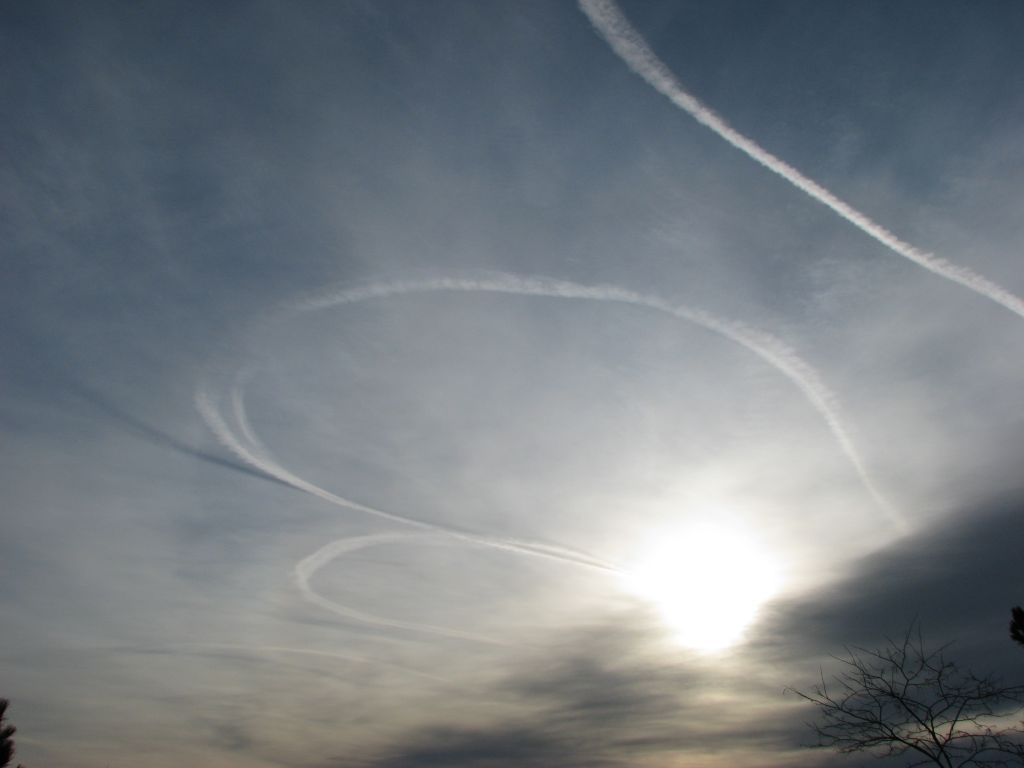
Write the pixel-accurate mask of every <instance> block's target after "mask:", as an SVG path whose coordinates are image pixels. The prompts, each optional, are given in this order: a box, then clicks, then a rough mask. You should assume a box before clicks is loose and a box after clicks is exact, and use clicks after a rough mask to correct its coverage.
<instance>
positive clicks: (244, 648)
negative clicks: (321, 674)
mask: <svg viewBox="0 0 1024 768" xmlns="http://www.w3.org/2000/svg"><path fill="white" fill-rule="evenodd" d="M171 647H172V648H174V649H178V648H181V649H185V650H189V649H194V650H196V651H200V650H209V651H237V652H240V653H287V654H295V655H298V656H313V657H316V658H325V659H337V660H338V661H346V662H350V663H355V664H372V665H373V666H382V667H390V668H392V669H396V670H400V671H401V672H405V673H406V674H410V675H415V676H416V677H422V678H425V679H427V680H432V681H434V682H436V683H445V684H446V685H451V683H450V681H448V680H446V679H445V678H443V677H440V676H438V675H431V674H430V673H428V672H421V671H420V670H418V669H415V668H413V667H406V666H404V665H402V664H395V663H394V662H390V661H381V660H380V659H376V658H369V657H367V656H360V655H358V654H354V653H343V652H341V651H319V650H316V649H314V648H293V647H291V646H287V645H243V644H239V643H181V644H178V645H174V646H171Z"/></svg>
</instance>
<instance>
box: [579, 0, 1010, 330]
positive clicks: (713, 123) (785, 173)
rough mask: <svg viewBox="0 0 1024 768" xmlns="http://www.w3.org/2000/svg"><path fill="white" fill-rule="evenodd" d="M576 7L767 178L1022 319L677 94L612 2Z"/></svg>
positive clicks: (630, 61)
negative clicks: (764, 171)
mask: <svg viewBox="0 0 1024 768" xmlns="http://www.w3.org/2000/svg"><path fill="white" fill-rule="evenodd" d="M579 5H580V9H581V10H582V11H583V13H585V14H586V15H587V18H589V19H590V22H591V23H592V24H593V25H594V28H595V29H596V30H597V31H598V33H599V34H600V35H601V37H603V38H604V39H605V41H606V42H607V43H608V44H609V45H610V46H611V47H612V50H613V51H615V53H616V54H617V55H618V56H619V58H620V59H622V60H623V61H624V62H625V63H626V64H627V65H628V66H629V68H630V69H632V70H633V71H634V72H635V73H636V74H638V75H639V76H640V77H642V78H643V79H644V80H646V81H647V83H648V84H649V85H650V86H652V87H653V88H654V89H655V90H657V91H658V92H659V93H661V94H662V95H664V96H666V97H668V99H669V101H671V102H672V103H673V104H675V105H676V106H677V107H679V108H680V109H682V110H683V111H684V112H686V113H687V114H689V115H690V116H691V117H693V118H694V119H695V120H696V121H697V122H698V123H700V124H701V125H704V126H706V127H707V128H710V129H711V130H712V131H714V132H715V133H716V134H718V135H719V136H721V137H722V138H723V139H725V140H726V141H727V142H729V143H730V144H732V145H733V146H734V147H736V149H738V150H740V151H741V152H743V153H744V154H746V155H747V156H748V157H750V158H752V159H753V160H756V161H757V162H758V163H760V164H761V165H763V166H764V167H765V168H767V169H768V170H770V171H772V172H773V173H777V174H778V175H779V176H781V177H782V178H784V179H785V180H786V181H788V182H789V183H790V184H792V185H793V186H795V187H797V188H798V189H800V190H802V191H804V192H806V193H807V194H808V195H810V196H811V197H813V198H814V199H815V200H817V201H818V202H819V203H822V204H824V205H827V206H828V207H829V208H831V209H832V210H833V211H835V212H836V213H837V214H839V215H840V216H842V217H843V218H844V219H846V220H847V221H848V222H850V223H851V224H853V225H854V226H855V227H857V228H858V229H860V230H861V231H862V232H864V233H865V234H867V235H869V236H871V237H873V238H874V239H875V240H877V241H878V242H880V243H881V244H882V245H884V246H885V247H887V248H888V249H889V250H891V251H893V252H894V253H897V254H899V255H900V256H903V257H904V258H906V259H909V260H910V261H912V262H914V263H915V264H917V265H918V266H920V267H923V268H924V269H927V270H928V271H929V272H934V273H935V274H937V275H939V276H941V277H944V278H946V279H947V280H952V281H953V282H954V283H959V284H960V285H962V286H964V287H965V288H968V289H970V290H972V291H974V292H975V293H978V294H981V295H982V296H984V297H986V298H988V299H990V300H992V301H994V302H996V303H997V304H1001V305H1002V306H1004V307H1006V309H1008V310H1010V311H1011V312H1013V313H1014V314H1016V315H1018V316H1020V317H1024V299H1021V298H1020V297H1019V296H1016V295H1015V294H1013V293H1010V291H1008V290H1006V289H1005V288H1003V287H1002V286H1001V285H998V284H997V283H994V282H992V281H991V280H989V279H988V278H986V277H982V276H981V275H979V274H978V273H976V272H974V271H973V270H971V269H968V268H967V267H962V266H959V265H957V264H953V263H951V262H949V261H946V260H945V259H943V258H941V257H939V256H936V255H934V254H932V253H928V252H927V251H923V250H921V249H920V248H917V247H915V246H913V245H911V244H910V243H907V242H904V241H903V240H900V239H899V238H898V237H897V236H896V235H894V234H893V233H892V232H890V231H889V230H887V229H886V228H885V227H883V226H882V225H881V224H878V223H877V222H875V221H873V220H872V219H870V218H868V216H866V215H865V214H863V213H861V212H860V211H858V210H857V209H856V208H854V207H853V206H852V205H850V204H849V203H846V202H844V201H843V200H840V199H839V198H838V197H836V196H835V195H834V194H832V193H831V192H829V191H828V190H827V189H825V187H823V186H821V185H820V184H818V183H817V182H815V181H812V180H811V179H809V178H807V177H806V176H804V175H803V174H802V173H800V171H798V170H797V169H796V168H794V167H793V166H791V165H789V164H788V163H786V162H785V161H783V160H781V159H779V158H778V157H776V156H775V155H773V154H772V153H771V152H769V151H768V150H766V149H765V148H764V147H762V146H761V145H760V144H758V143H757V142H756V141H754V140H753V139H750V138H748V137H747V136H744V135H743V134H742V133H740V132H739V131H737V130H736V129H735V128H733V127H732V126H731V125H729V124H728V123H727V122H726V121H725V120H723V119H722V118H721V117H719V116H718V115H717V114H715V113H714V112H713V111H711V110H710V109H709V108H708V107H706V106H705V105H704V104H702V103H701V102H700V101H699V100H698V99H697V98H696V97H695V96H693V95H692V94H690V93H688V92H687V91H686V90H685V89H684V88H683V86H682V84H681V83H680V82H679V81H678V80H677V79H676V77H675V75H673V74H672V72H671V71H670V70H669V69H668V67H666V66H665V64H664V62H662V61H661V59H659V58H658V56H657V55H656V54H655V53H654V51H652V50H651V48H650V46H648V45H647V41H646V40H644V38H643V37H642V36H641V35H640V33H639V32H637V31H636V29H634V28H633V26H632V25H631V24H630V23H629V20H628V19H626V17H625V16H624V15H623V13H622V11H621V10H620V9H619V7H618V6H617V5H616V4H615V2H614V0H579Z"/></svg>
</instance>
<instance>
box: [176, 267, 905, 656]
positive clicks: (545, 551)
mask: <svg viewBox="0 0 1024 768" xmlns="http://www.w3.org/2000/svg"><path fill="white" fill-rule="evenodd" d="M434 292H475V293H498V294H507V295H514V296H537V297H549V298H557V299H564V300H589V301H598V302H611V303H618V304H627V305H632V306H637V307H644V308H647V309H650V310H653V311H656V312H660V313H664V314H667V315H670V316H672V317H675V318H677V319H680V320H685V321H687V322H690V323H693V324H695V325H698V326H700V327H702V328H704V329H706V330H708V331H711V332H713V333H715V334H718V335H719V336H721V337H723V338H726V339H728V340H729V341H732V342H734V343H736V344H739V345H740V346H742V347H743V348H745V349H746V350H748V351H750V352H752V353H754V354H755V355H757V356H758V357H760V358H761V359H762V360H764V361H765V362H767V363H768V364H769V365H771V366H772V367H774V368H775V369H776V370H778V371H779V372H780V373H781V374H782V375H784V376H785V377H786V378H787V379H789V380H790V381H791V382H792V383H793V384H794V385H795V386H796V387H797V389H798V390H799V391H800V392H801V393H802V394H803V396H804V398H805V399H806V400H807V401H808V403H809V404H810V405H811V406H812V407H813V408H814V410H815V411H817V413H818V414H819V415H820V416H821V417H822V418H823V419H824V421H825V424H826V426H827V427H828V429H829V431H830V432H831V434H832V436H833V438H834V439H835V440H836V442H837V444H838V446H839V448H840V450H841V451H842V453H843V454H844V455H845V456H846V458H847V460H848V461H849V462H850V464H851V466H852V467H853V469H854V471H855V473H856V474H857V477H858V478H859V480H860V481H861V483H862V485H863V487H864V489H865V490H866V491H867V493H868V495H870V496H871V498H872V499H873V500H874V502H875V504H876V505H877V507H878V508H879V509H880V510H881V511H882V512H883V513H884V514H885V515H886V517H887V518H888V520H889V522H890V523H891V524H892V525H893V526H894V527H895V528H896V529H897V530H898V531H899V532H900V533H902V532H905V530H906V522H905V521H904V519H903V518H902V517H901V516H900V515H899V514H898V513H897V512H896V510H895V509H894V508H893V507H892V505H891V504H890V503H889V502H888V501H887V500H886V499H885V497H884V496H883V495H882V494H881V492H880V491H879V490H878V489H877V488H876V487H875V485H874V482H873V481H872V479H871V476H870V474H869V473H868V471H867V468H866V466H865V464H864V462H863V460H862V459H861V457H860V455H859V453H858V452H857V450H856V447H855V445H854V443H853V440H852V439H851V438H850V436H849V434H848V432H847V430H846V428H845V426H844V424H843V422H842V419H841V418H840V415H839V407H838V403H837V401H836V398H835V395H833V394H832V392H831V391H830V390H829V389H828V387H826V386H825V384H824V383H823V382H822V380H821V378H820V377H819V376H818V373H817V372H816V371H815V370H814V368H813V367H812V366H811V365H810V364H808V363H807V362H806V361H804V360H803V359H802V358H801V357H800V356H799V355H798V354H797V353H796V352H794V351H793V350H792V349H791V348H790V347H789V346H787V345H786V344H785V343H783V342H782V341H781V340H779V339H777V338H775V337H774V336H771V335H769V334H767V333H764V332H762V331H758V330H756V329H754V328H751V327H749V326H747V325H745V324H743V323H738V322H733V321H728V320H723V319H721V318H718V317H715V316H714V315H712V314H710V313H708V312H705V311H703V310H700V309H695V308H692V307H689V306H686V305H682V304H673V303H671V302H669V301H666V300H665V299H662V298H659V297H657V296H650V295H645V294H641V293H637V292H635V291H631V290H628V289H625V288H621V287H617V286H611V285H591V286H588V285H581V284H578V283H573V282H569V281H566V280H555V279H551V278H542V277H524V276H519V275H512V274H506V273H497V274H491V275H489V276H487V277H458V278H453V277H444V278H434V279H423V280H399V281H392V282H384V283H373V284H369V285H364V286H361V287H355V288H347V289H342V290H336V291H332V292H328V293H325V294H323V295H320V296H314V297H312V298H308V299H306V300H304V301H302V302H299V303H297V304H294V305H291V306H290V307H289V308H287V310H286V311H285V312H284V313H283V315H284V316H291V315H295V314H298V313H303V312H308V311H315V310H322V309H326V308H328V307H338V306H344V305H351V304H357V303H360V302H364V301H370V300H374V299H384V298H388V297H396V296H403V295H408V294H416V293H434ZM279 319H280V318H279ZM249 376H250V371H249V369H247V368H243V369H242V370H241V371H240V372H239V373H238V374H237V376H236V377H235V381H234V384H233V386H232V389H231V391H230V393H229V398H228V399H229V404H230V410H229V411H228V413H229V414H230V420H233V422H234V425H232V424H231V423H230V421H229V417H227V416H225V411H223V410H222V409H221V408H220V405H219V399H218V398H216V397H215V396H214V395H213V394H212V393H211V392H210V391H209V390H208V389H206V388H205V387H200V388H199V389H198V390H197V392H196V406H197V408H198V410H199V412H200V414H201V415H202V417H203V419H204V420H205V421H206V423H207V425H208V426H209V428H210V429H211V431H212V432H213V433H214V435H215V436H216V437H217V438H218V440H219V441H220V442H221V443H222V444H223V445H224V446H225V447H226V448H228V450H230V451H231V452H232V453H233V454H235V455H236V456H237V457H238V458H239V459H241V460H242V461H243V462H245V463H246V464H248V465H250V466H252V467H253V468H255V469H257V470H259V471H260V472H262V473H265V474H267V475H269V476H270V477H272V478H275V479H276V480H278V481H280V482H282V483H284V484H286V485H289V486H291V487H292V488H295V489H297V490H300V491H303V492H305V493H308V494H310V495H312V496H315V497H316V498H319V499H322V500H323V501H326V502H328V503H329V504H332V505H334V506H337V507H340V508H342V509H347V510H351V511H354V512H359V513H362V514H365V515H369V516H371V517H376V518H380V519H384V520H388V521H390V522H394V523H400V524H402V525H405V526H408V527H412V528H415V529H418V530H419V531H421V534H420V535H422V536H426V537H434V536H444V537H447V538H449V539H454V540H458V541H463V542H466V543H469V544H474V545H477V546H483V547H489V548H493V549H498V550H502V551H506V552H512V553H516V554H519V555H525V556H530V557H542V558H548V559H551V560H555V561H559V562H563V563H567V564H571V565H576V566H582V567H587V568H593V569H596V570H599V571H603V572H607V573H617V574H621V573H622V571H621V569H620V568H618V567H617V566H616V565H614V564H612V563H608V562H605V561H603V560H601V559H599V558H596V557H594V556H592V555H590V554H588V553H585V552H579V551H577V550H574V549H571V548H569V547H563V546H558V545H552V544H547V543H543V542H534V541H526V540H522V539H513V538H502V537H495V536H487V535H484V534H480V533H474V532H470V531H464V530H460V529H458V528H454V527H450V526H444V525H440V524H437V523H431V522H428V521H424V520H418V519H416V518H411V517H407V516H404V515H399V514H395V513H393V512H387V511H385V510H382V509H377V508H375V507H371V506H368V505H366V504H361V503H359V502H357V501H353V500H351V499H347V498H344V497H342V496H339V495H337V494H335V493H332V492H330V491H328V490H326V489H324V488H322V487H320V486H318V485H316V484H314V483H312V482H310V481H308V480H306V479H305V478H302V477H300V476H299V475H297V474H295V473H294V472H292V471H290V470H288V469H286V468H285V467H284V466H282V465H281V464H280V463H279V462H278V461H277V460H276V459H274V458H273V457H272V456H271V455H270V453H269V451H268V450H267V448H266V447H265V446H264V445H263V443H262V442H261V441H260V440H259V438H258V437H257V435H256V432H255V430H254V429H253V428H252V425H251V424H250V423H249V418H248V415H247V413H246V409H245V399H244V388H245V384H246V382H247V380H248V378H249ZM409 536H410V534H376V535H370V536H362V537H355V538H346V539H339V540H337V541H334V542H332V543H330V544H327V545H326V546H324V547H321V548H320V549H319V550H317V551H316V552H314V553H313V554H311V555H309V556H308V557H306V558H304V559H303V560H301V561H300V562H299V563H298V564H297V565H296V566H295V569H294V574H295V580H296V584H297V586H298V588H299V590H300V592H301V593H302V595H303V597H305V598H306V599H307V600H308V601H309V602H311V603H313V604H315V605H318V606H319V607H321V608H323V609H325V610H328V611H330V612H332V613H334V614H336V615H339V616H342V617H343V618H346V619H350V620H354V621H359V622H363V623H368V624H372V625H376V626H384V627H391V628H394V629H403V630H412V631H418V632H426V633H430V634H437V635H443V636H447V637H452V638H457V639H464V640H474V641H477V642H483V643H500V642H501V641H498V640H495V639H494V638H491V637H487V636H484V635H479V634H475V633H470V632H463V631H459V630H455V629H449V628H445V627H438V626H433V625H428V624H420V623H413V622H404V621H399V620H393V619H388V618H384V617H381V616H377V615H374V614H369V613H366V612H363V611H358V610H356V609H353V608H350V607H348V606H345V605H342V604H340V603H337V602H335V601H332V600H329V599H327V598H325V597H323V596H322V595H320V594H319V593H317V592H316V591H315V590H314V589H313V588H312V586H311V585H310V581H311V579H312V577H313V575H314V574H315V573H316V572H317V571H318V570H319V569H321V568H323V567H324V566H325V565H326V564H327V563H329V562H331V561H332V560H334V559H335V558H337V557H339V556H341V555H343V554H346V553H349V552H353V551H356V550H357V549H361V548H363V547H367V546H375V545H379V544H383V543H387V542H392V541H398V540H401V539H406V538H408V537H409Z"/></svg>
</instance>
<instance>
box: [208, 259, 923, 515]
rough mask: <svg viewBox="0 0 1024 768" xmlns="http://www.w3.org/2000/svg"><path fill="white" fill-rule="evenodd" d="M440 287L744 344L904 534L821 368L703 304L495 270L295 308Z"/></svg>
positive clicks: (376, 287)
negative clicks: (598, 311)
mask: <svg viewBox="0 0 1024 768" xmlns="http://www.w3.org/2000/svg"><path fill="white" fill-rule="evenodd" d="M435 291H468V292H477V293H502V294H510V295H515V296H546V297H552V298H560V299H579V300H589V301H607V302H614V303H619V304H631V305H633V306H639V307H646V308H648V309H651V310H654V311H656V312H662V313H664V314H668V315H671V316H672V317H675V318H678V319H680V320H685V321H687V322H690V323H694V324H695V325H699V326H701V327H702V328H705V329H707V330H709V331H711V332H713V333H716V334H718V335H719V336H722V337H724V338H726V339H728V340H730V341H732V342H734V343H736V344H739V345H740V346H742V347H744V348H745V349H747V350H748V351H750V352H753V353H754V354H755V355H757V356H758V357H760V358H761V359H762V360H764V361H765V362H767V363H768V364H769V365H771V366H772V367H773V368H775V369H776V370H778V371H779V372H780V373H781V374H782V375H784V376H785V377H786V378H788V379H789V380H790V381H791V382H792V383H793V384H794V385H796V387H797V389H799V390H800V392H801V393H802V394H803V395H804V397H805V398H806V399H807V401H808V402H809V403H810V404H811V406H812V407H813V408H814V409H815V410H816V411H817V412H818V414H819V415H820V416H821V417H822V418H823V419H824V421H825V424H826V425H827V426H828V429H829V431H830V432H831V433H832V436H833V437H834V438H835V440H836V442H837V443H838V445H839V447H840V450H841V451H842V453H843V455H844V456H846V458H847V460H848V461H849V462H850V465H851V466H852V467H853V469H854V472H855V473H856V474H857V477H858V479H859V480H860V481H861V484H862V485H863V487H864V489H865V491H867V493H868V495H869V496H870V497H871V499H872V500H873V501H874V503H875V505H876V506H877V507H878V508H879V509H880V510H881V511H882V512H883V513H884V514H885V515H886V516H887V517H888V519H889V521H890V522H891V523H892V524H893V525H894V526H895V527H896V528H897V529H898V530H899V531H900V532H901V533H905V532H906V530H907V523H906V521H905V520H904V519H903V517H902V516H901V515H900V514H899V513H898V512H897V511H896V510H895V508H894V507H893V506H892V504H891V503H890V502H889V501H888V499H886V498H885V496H884V495H883V494H882V493H881V491H880V490H879V489H878V488H877V487H876V486H875V483H874V481H873V479H872V478H871V475H870V473H869V472H868V470H867V467H866V465H865V464H864V461H863V459H861V457H860V454H859V452H858V451H857V448H856V446H855V445H854V443H853V440H852V438H851V437H850V435H849V433H848V431H847V429H846V427H845V425H844V424H843V421H842V419H841V418H840V415H839V405H838V400H837V398H836V396H835V395H834V394H833V393H832V392H831V390H829V388H828V387H827V386H826V385H825V383H824V382H823V381H822V380H821V377H820V376H819V375H818V372H817V371H816V370H815V369H814V368H813V367H812V366H811V365H810V364H809V363H807V362H806V361H805V360H804V359H803V358H801V357H800V356H799V355H798V354H797V353H796V352H795V351H794V350H793V349H792V348H790V347H789V346H788V345H786V344H785V343H784V342H783V341H781V340H780V339H778V338H776V337H774V336H771V335H769V334H767V333H764V332H762V331H759V330H757V329H755V328H751V327H749V326H747V325H745V324H743V323H738V322H734V321H730V320H723V319H721V318H718V317H715V316H714V315H712V314H710V313H708V312H705V311H703V310H700V309H695V308H692V307H688V306H686V305H684V304H673V303H671V302H669V301H666V300H665V299H662V298H660V297H657V296H650V295H646V294H641V293H637V292H635V291H630V290H627V289H625V288H620V287H618V286H614V285H593V286H589V285H581V284H579V283H573V282H569V281H566V280H555V279H551V278H541V277H523V276H519V275H512V274H506V273H496V274H494V275H492V276H491V277H483V278H450V277H446V278H434V279H425V280H408V281H394V282H387V283H374V284H370V285H365V286H361V287H356V288H350V289H346V290H341V291H336V292H333V293H327V294H325V295H321V296H315V297H312V298H309V299H306V300H304V301H302V302H300V303H298V304H296V305H294V306H293V307H292V308H291V310H290V311H292V312H303V311H310V310H317V309H324V308H327V307H335V306H342V305H345V304H356V303H359V302H362V301H368V300H370V299H379V298H386V297H389V296H401V295H405V294H411V293H430V292H435ZM211 426H212V425H211ZM215 431H216V430H215ZM243 458H244V457H243ZM259 468H260V469H261V470H263V471H269V470H268V469H267V468H266V467H264V466H260V467H259Z"/></svg>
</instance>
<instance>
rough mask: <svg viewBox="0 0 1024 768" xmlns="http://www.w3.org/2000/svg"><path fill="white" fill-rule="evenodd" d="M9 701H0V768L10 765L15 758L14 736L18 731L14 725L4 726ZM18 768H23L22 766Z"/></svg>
mask: <svg viewBox="0 0 1024 768" xmlns="http://www.w3.org/2000/svg"><path fill="white" fill-rule="evenodd" d="M7 704H8V702H7V699H0V768H5V766H8V765H10V763H11V758H13V757H14V739H13V738H11V737H12V736H14V734H15V732H16V731H17V730H18V729H17V728H15V727H14V726H13V725H10V724H7V725H5V724H4V720H5V718H4V714H5V713H6V712H7ZM18 768H22V767H21V766H20V765H19V766H18Z"/></svg>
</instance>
